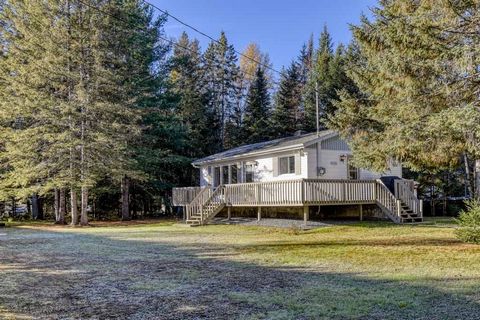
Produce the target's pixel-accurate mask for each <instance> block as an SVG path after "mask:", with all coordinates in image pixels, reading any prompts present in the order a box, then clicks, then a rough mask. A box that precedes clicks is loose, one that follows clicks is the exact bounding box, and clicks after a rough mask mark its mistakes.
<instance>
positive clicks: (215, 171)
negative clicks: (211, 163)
mask: <svg viewBox="0 0 480 320" xmlns="http://www.w3.org/2000/svg"><path fill="white" fill-rule="evenodd" d="M219 184H220V167H215V168H214V169H213V186H214V187H218V185H219Z"/></svg>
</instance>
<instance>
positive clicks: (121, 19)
mask: <svg viewBox="0 0 480 320" xmlns="http://www.w3.org/2000/svg"><path fill="white" fill-rule="evenodd" d="M78 2H80V3H82V4H83V5H85V6H87V7H89V8H92V9H94V10H96V11H98V12H100V13H102V14H104V15H108V16H109V17H112V18H114V19H116V20H118V21H123V22H125V23H128V21H126V20H125V19H123V18H121V17H118V16H116V15H114V14H111V13H109V12H106V11H104V10H102V9H100V8H98V7H97V6H94V5H91V4H89V3H86V2H84V1H83V0H78ZM146 4H147V5H149V4H148V3H146ZM153 8H155V7H153ZM137 29H139V30H142V31H145V30H147V29H146V28H145V27H139V28H137ZM157 37H158V38H159V39H161V40H163V41H165V42H168V43H169V44H171V45H173V46H175V47H177V48H181V49H183V50H186V51H189V52H190V53H195V51H193V50H192V49H190V48H189V47H186V46H183V45H181V44H179V43H178V42H176V41H173V40H171V39H168V38H165V37H163V36H161V35H157ZM214 41H216V40H214ZM216 42H217V43H220V42H218V41H216ZM158 47H159V46H156V47H154V48H153V50H155V49H156V48H158ZM235 52H236V51H235ZM202 59H205V60H209V61H211V62H216V61H214V60H212V59H207V58H205V56H203V55H202ZM252 61H256V60H252ZM243 73H245V74H247V75H249V76H251V77H255V74H252V73H249V72H245V71H243ZM152 77H154V76H153V75H151V76H148V77H146V78H145V79H142V80H139V81H138V83H142V82H143V81H147V80H149V79H151V78H152ZM271 82H272V83H273V84H276V85H279V84H280V83H279V82H277V81H275V80H273V79H271Z"/></svg>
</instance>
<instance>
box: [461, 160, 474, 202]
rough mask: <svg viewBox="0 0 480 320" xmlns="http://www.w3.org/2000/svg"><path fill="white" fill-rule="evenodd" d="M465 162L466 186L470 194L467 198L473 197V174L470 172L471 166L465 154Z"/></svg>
mask: <svg viewBox="0 0 480 320" xmlns="http://www.w3.org/2000/svg"><path fill="white" fill-rule="evenodd" d="M463 162H464V165H465V186H466V188H467V191H468V194H467V195H466V196H469V197H473V181H472V180H473V179H472V173H471V172H470V164H469V161H468V156H467V154H466V153H465V154H463Z"/></svg>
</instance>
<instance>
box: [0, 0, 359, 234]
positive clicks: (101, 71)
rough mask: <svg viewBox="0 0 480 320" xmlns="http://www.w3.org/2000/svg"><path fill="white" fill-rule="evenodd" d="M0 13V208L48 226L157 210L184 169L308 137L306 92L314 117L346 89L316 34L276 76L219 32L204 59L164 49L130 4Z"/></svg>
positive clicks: (36, 5) (261, 58) (171, 45)
mask: <svg viewBox="0 0 480 320" xmlns="http://www.w3.org/2000/svg"><path fill="white" fill-rule="evenodd" d="M0 5H1V7H0V12H1V15H2V19H1V29H0V30H1V31H0V45H1V46H2V50H1V56H0V68H1V75H2V76H1V81H0V95H1V102H0V103H1V111H0V134H1V149H0V161H1V162H0V163H1V180H0V198H1V200H3V201H5V202H7V203H11V202H14V201H15V200H19V201H24V200H25V199H29V200H31V201H34V202H35V203H36V202H38V198H39V197H40V198H42V199H47V200H48V201H51V202H52V204H53V207H54V208H55V216H56V220H57V222H58V223H65V222H66V220H65V219H66V218H65V216H66V215H67V212H70V217H71V223H72V224H87V223H88V216H89V212H90V211H91V210H92V208H93V209H95V210H100V209H102V208H103V209H104V210H112V211H118V212H119V214H121V216H122V217H123V218H124V219H129V218H130V217H131V214H132V213H133V214H134V215H135V214H136V212H137V211H139V212H144V213H145V212H146V213H152V212H155V211H157V212H158V211H160V210H162V208H163V210H164V209H165V208H167V207H168V201H167V199H168V195H169V193H170V191H171V188H172V187H173V186H188V185H195V184H197V179H198V177H197V174H198V173H196V172H195V170H194V169H193V168H192V167H191V165H190V163H191V162H192V160H194V159H196V158H199V157H203V156H206V155H209V154H212V153H215V152H219V151H222V150H225V149H228V148H232V147H235V146H238V145H242V144H248V143H254V142H259V141H264V140H268V139H272V138H277V137H283V136H288V135H292V134H294V133H295V132H296V131H298V130H304V131H312V130H315V129H316V127H315V126H316V120H315V90H316V89H315V86H316V83H318V93H319V99H320V105H321V112H320V114H321V118H322V119H326V118H327V117H328V116H329V115H331V114H332V113H333V110H334V109H335V107H334V105H333V103H332V100H333V99H336V98H337V90H339V89H341V88H345V87H350V88H354V85H353V84H352V82H351V81H350V80H349V78H348V77H347V76H346V73H345V68H344V64H345V60H346V56H347V54H348V49H346V48H345V47H344V46H343V45H337V46H336V47H335V48H334V44H333V42H332V39H331V37H330V35H329V33H328V31H327V28H326V27H325V28H324V30H323V32H322V34H321V36H320V39H318V40H315V39H313V37H310V39H309V40H308V41H307V42H306V43H305V45H304V46H303V48H299V56H298V57H297V58H295V59H293V60H292V62H291V64H290V65H289V66H288V67H287V68H285V69H283V70H282V72H281V73H280V74H278V73H277V72H275V71H273V70H274V69H273V68H272V67H271V63H270V60H269V56H268V54H267V53H264V52H262V51H261V50H260V48H259V46H258V45H257V44H254V43H251V44H250V45H248V46H247V48H246V49H245V50H244V51H243V52H242V53H241V54H238V51H237V50H236V49H235V48H234V46H233V45H232V44H231V43H229V42H228V39H227V35H226V34H225V33H223V32H222V33H221V34H220V36H219V38H218V41H212V42H211V43H210V44H209V45H208V47H207V48H205V49H203V48H201V47H200V44H199V41H198V40H197V39H195V38H190V37H189V36H188V35H187V34H186V33H184V34H182V35H181V36H180V37H179V39H171V38H170V37H169V36H168V35H166V34H165V32H164V30H163V26H164V24H165V22H166V19H167V17H166V16H165V15H157V14H156V12H155V11H154V10H153V9H152V8H151V7H150V6H148V5H147V4H146V3H144V2H143V1H139V0H124V1H93V0H49V1H8V0H6V1H2V2H0ZM307 37H308V36H307ZM300 49H301V50H300ZM322 125H323V122H322ZM34 215H38V213H35V214H34Z"/></svg>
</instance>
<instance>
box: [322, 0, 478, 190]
mask: <svg viewBox="0 0 480 320" xmlns="http://www.w3.org/2000/svg"><path fill="white" fill-rule="evenodd" d="M478 12H479V11H478V5H477V4H475V3H470V2H443V1H440V2H438V3H437V2H435V5H432V2H431V1H427V0H425V1H417V2H405V1H388V2H387V1H385V2H381V3H380V5H379V7H378V8H376V9H375V11H374V13H375V17H374V18H375V19H374V20H373V21H369V20H368V19H367V18H366V17H363V18H362V22H361V24H360V25H359V26H356V27H354V28H353V33H354V37H355V41H356V44H355V47H354V50H352V52H351V53H350V57H349V59H348V65H349V70H350V72H349V75H350V77H351V78H352V79H353V80H354V81H355V84H356V85H357V86H358V88H359V89H360V92H358V93H353V94H352V93H348V92H342V94H341V101H340V102H339V103H338V107H339V111H338V112H337V114H336V116H335V117H334V118H333V119H332V120H333V121H332V124H331V127H333V128H336V129H338V130H340V132H341V133H342V135H343V136H344V137H347V138H348V139H349V141H350V144H351V147H352V149H353V151H354V154H355V161H356V162H357V164H358V165H361V166H364V167H370V168H373V169H376V170H384V169H385V168H387V167H388V163H389V162H388V161H389V159H392V158H393V159H397V160H400V161H402V164H403V165H404V166H406V167H409V168H411V169H413V170H417V171H422V170H424V171H427V172H436V171H438V170H441V169H448V168H454V167H456V166H457V165H458V163H459V161H461V159H462V155H464V154H465V153H468V152H469V153H471V154H472V155H473V156H475V157H477V159H478V154H479V153H478V145H477V144H476V143H475V142H474V141H478V123H479V119H480V114H479V112H478V110H477V108H476V107H475V105H476V103H477V102H476V101H477V100H478V97H477V96H476V94H475V92H477V90H478V84H477V83H476V82H475V81H474V80H473V79H474V75H475V74H476V72H477V67H476V66H477V65H478V64H479V63H478V62H479V61H478V59H479V58H478V57H479V56H478V54H477V51H478V45H477V44H478V43H479V40H480V39H479V37H478V35H477V33H475V32H472V30H474V29H475V28H476V23H475V21H478V16H479V13H478ZM477 190H478V188H477Z"/></svg>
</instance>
